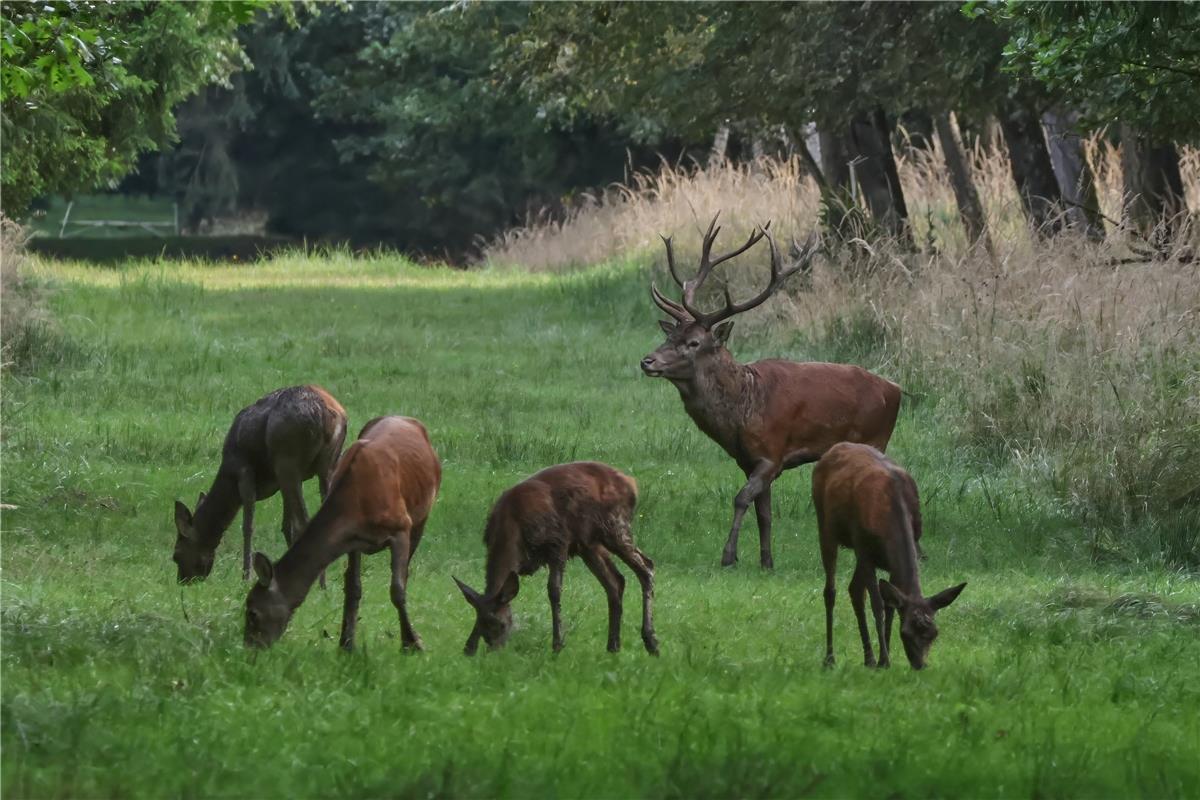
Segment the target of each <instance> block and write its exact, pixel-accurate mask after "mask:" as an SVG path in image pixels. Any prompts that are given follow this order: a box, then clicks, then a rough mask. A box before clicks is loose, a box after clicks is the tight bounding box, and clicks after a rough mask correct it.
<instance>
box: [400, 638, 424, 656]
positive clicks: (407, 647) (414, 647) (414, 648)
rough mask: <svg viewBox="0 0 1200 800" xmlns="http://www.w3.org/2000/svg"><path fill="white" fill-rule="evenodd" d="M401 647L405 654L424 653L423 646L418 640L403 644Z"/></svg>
mask: <svg viewBox="0 0 1200 800" xmlns="http://www.w3.org/2000/svg"><path fill="white" fill-rule="evenodd" d="M403 647H404V652H406V653H423V652H425V645H424V644H422V643H421V640H420V639H413V640H412V641H411V642H405V643H404V644H403Z"/></svg>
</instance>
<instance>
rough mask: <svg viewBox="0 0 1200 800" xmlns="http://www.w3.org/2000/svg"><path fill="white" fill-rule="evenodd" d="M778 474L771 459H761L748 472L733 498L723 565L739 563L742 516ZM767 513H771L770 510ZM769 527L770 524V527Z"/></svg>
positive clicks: (722, 554) (729, 565)
mask: <svg viewBox="0 0 1200 800" xmlns="http://www.w3.org/2000/svg"><path fill="white" fill-rule="evenodd" d="M776 474H777V472H776V469H775V465H774V464H773V463H771V462H770V461H760V462H758V464H757V466H755V467H754V469H752V470H750V471H749V472H747V473H746V485H745V486H743V487H742V489H741V491H739V492H738V493H737V495H736V496H735V497H734V498H733V525H732V526H731V527H730V529H729V538H728V539H727V540H726V541H725V550H724V551H723V552H722V553H721V566H723V567H731V566H733V565H734V564H736V563H737V548H738V535H739V534H740V533H741V530H742V518H743V517H745V516H746V511H748V510H749V508H750V504H751V503H753V502H754V501H755V499H756V498H757V497H758V496H759V495H760V494H762V492H763V491H764V490H765V489H767V488H768V487H769V486H770V485H771V481H772V480H774V479H775V475H776ZM767 514H768V516H769V515H770V511H769V510H768V512H767ZM769 527H770V526H769V525H768V529H769ZM768 535H769V534H768ZM764 566H765V565H764Z"/></svg>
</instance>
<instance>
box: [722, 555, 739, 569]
mask: <svg viewBox="0 0 1200 800" xmlns="http://www.w3.org/2000/svg"><path fill="white" fill-rule="evenodd" d="M736 563H737V554H736V553H725V554H724V555H722V556H721V566H722V567H732V566H733V565H734V564H736Z"/></svg>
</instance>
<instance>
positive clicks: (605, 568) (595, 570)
mask: <svg viewBox="0 0 1200 800" xmlns="http://www.w3.org/2000/svg"><path fill="white" fill-rule="evenodd" d="M580 557H581V558H582V559H583V563H584V564H587V568H588V569H590V570H591V571H592V574H593V575H595V576H596V580H598V581H600V585H601V586H603V587H604V593H605V594H606V595H607V596H608V652H610V653H616V652H618V651H619V650H620V649H621V614H622V600H621V598H622V595H624V593H625V577H624V576H623V575H621V573H620V572H618V571H617V567H616V565H615V564H613V562H612V559H611V558H609V556H608V552H607V551H606V550H605V549H604V548H603V547H599V546H596V547H591V548H588V549H586V550H584V551H583V552H582V553H580Z"/></svg>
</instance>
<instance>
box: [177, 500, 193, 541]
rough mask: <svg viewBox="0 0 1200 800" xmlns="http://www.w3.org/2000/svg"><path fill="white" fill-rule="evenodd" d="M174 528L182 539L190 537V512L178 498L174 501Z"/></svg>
mask: <svg viewBox="0 0 1200 800" xmlns="http://www.w3.org/2000/svg"><path fill="white" fill-rule="evenodd" d="M175 528H176V529H177V530H178V531H179V535H180V536H182V537H183V538H184V539H191V538H192V512H190V511H188V507H187V506H185V505H184V504H183V503H181V502H179V501H178V500H176V501H175Z"/></svg>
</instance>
